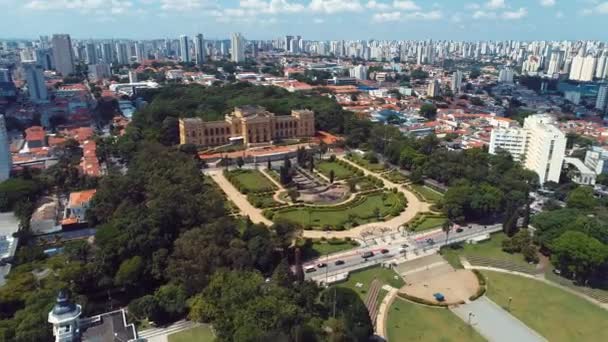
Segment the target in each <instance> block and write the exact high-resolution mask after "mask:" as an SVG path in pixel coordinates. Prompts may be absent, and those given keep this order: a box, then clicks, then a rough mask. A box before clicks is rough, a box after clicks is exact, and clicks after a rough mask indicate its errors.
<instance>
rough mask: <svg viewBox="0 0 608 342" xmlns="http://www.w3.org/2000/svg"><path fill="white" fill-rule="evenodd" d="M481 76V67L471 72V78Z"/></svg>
mask: <svg viewBox="0 0 608 342" xmlns="http://www.w3.org/2000/svg"><path fill="white" fill-rule="evenodd" d="M479 76H481V71H480V70H479V69H473V70H471V72H470V73H469V78H470V79H472V80H474V79H477V78H478V77H479Z"/></svg>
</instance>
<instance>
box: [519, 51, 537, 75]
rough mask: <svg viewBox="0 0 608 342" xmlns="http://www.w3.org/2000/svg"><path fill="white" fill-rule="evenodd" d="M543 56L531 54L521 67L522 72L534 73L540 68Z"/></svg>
mask: <svg viewBox="0 0 608 342" xmlns="http://www.w3.org/2000/svg"><path fill="white" fill-rule="evenodd" d="M540 67H541V58H540V56H536V55H530V56H528V59H526V60H525V61H524V63H523V64H522V67H521V72H522V73H524V74H534V73H536V72H538V70H540Z"/></svg>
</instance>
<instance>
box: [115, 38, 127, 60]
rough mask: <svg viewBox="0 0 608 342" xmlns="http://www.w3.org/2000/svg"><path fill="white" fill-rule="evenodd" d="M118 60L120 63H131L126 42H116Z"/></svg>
mask: <svg viewBox="0 0 608 342" xmlns="http://www.w3.org/2000/svg"><path fill="white" fill-rule="evenodd" d="M116 60H117V61H118V64H121V65H124V64H129V53H128V47H127V44H126V43H116Z"/></svg>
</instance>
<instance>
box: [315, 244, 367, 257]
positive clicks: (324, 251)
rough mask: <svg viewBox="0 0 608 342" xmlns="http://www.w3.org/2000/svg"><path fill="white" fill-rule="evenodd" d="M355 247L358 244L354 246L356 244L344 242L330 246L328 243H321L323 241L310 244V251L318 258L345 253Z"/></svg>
mask: <svg viewBox="0 0 608 342" xmlns="http://www.w3.org/2000/svg"><path fill="white" fill-rule="evenodd" d="M357 246H358V244H356V242H352V243H351V242H349V241H345V242H343V243H340V244H335V243H334V244H330V243H327V242H323V241H315V242H313V244H312V249H313V251H314V252H315V254H317V255H318V256H320V255H328V254H333V253H338V252H343V251H347V250H349V249H353V248H355V247H357Z"/></svg>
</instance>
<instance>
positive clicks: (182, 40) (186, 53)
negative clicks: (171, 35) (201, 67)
mask: <svg viewBox="0 0 608 342" xmlns="http://www.w3.org/2000/svg"><path fill="white" fill-rule="evenodd" d="M179 57H180V58H181V60H182V62H186V63H188V62H190V41H189V40H188V36H186V35H181V36H179Z"/></svg>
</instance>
